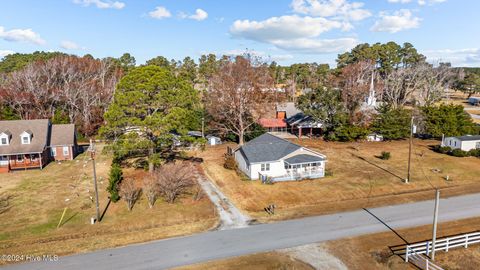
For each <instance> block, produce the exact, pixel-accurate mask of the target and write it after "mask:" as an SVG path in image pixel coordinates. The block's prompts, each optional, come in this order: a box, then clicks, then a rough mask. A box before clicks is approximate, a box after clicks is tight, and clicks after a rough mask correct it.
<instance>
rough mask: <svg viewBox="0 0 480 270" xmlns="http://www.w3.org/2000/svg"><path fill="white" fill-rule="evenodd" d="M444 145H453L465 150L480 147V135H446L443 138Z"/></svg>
mask: <svg viewBox="0 0 480 270" xmlns="http://www.w3.org/2000/svg"><path fill="white" fill-rule="evenodd" d="M443 146H448V147H451V148H452V149H461V150H463V151H470V150H472V149H480V135H476V136H470V135H467V136H460V137H446V138H445V139H444V140H443Z"/></svg>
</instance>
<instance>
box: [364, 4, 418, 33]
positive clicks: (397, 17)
mask: <svg viewBox="0 0 480 270" xmlns="http://www.w3.org/2000/svg"><path fill="white" fill-rule="evenodd" d="M420 21H421V19H420V18H418V17H414V16H413V14H412V12H411V11H410V10H408V9H401V10H399V11H395V12H394V13H393V14H390V13H388V12H380V19H379V20H377V21H376V22H375V24H374V25H373V27H372V28H371V29H370V30H372V31H374V32H389V33H397V32H400V31H404V30H407V29H412V28H418V27H419V26H420Z"/></svg>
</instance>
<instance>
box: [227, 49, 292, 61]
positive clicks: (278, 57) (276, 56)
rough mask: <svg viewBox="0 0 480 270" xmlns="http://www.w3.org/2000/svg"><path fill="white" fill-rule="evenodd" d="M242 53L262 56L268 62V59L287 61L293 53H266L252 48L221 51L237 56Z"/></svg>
mask: <svg viewBox="0 0 480 270" xmlns="http://www.w3.org/2000/svg"><path fill="white" fill-rule="evenodd" d="M244 54H250V55H253V56H257V57H260V58H262V59H263V60H265V61H267V62H269V61H275V62H281V61H287V60H291V59H293V55H291V54H273V55H271V54H267V53H266V52H263V51H252V50H248V49H247V50H230V51H226V52H224V53H222V55H228V56H237V55H244Z"/></svg>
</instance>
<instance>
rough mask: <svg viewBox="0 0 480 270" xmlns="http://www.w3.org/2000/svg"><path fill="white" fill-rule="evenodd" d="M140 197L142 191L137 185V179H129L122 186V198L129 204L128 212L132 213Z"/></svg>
mask: <svg viewBox="0 0 480 270" xmlns="http://www.w3.org/2000/svg"><path fill="white" fill-rule="evenodd" d="M139 195H140V189H139V188H138V187H137V185H136V184H135V179H132V178H127V179H124V180H123V181H122V183H121V184H120V197H121V198H122V199H124V200H125V202H127V207H128V210H129V211H131V210H132V208H133V205H134V204H135V202H136V201H137V199H138V196H139Z"/></svg>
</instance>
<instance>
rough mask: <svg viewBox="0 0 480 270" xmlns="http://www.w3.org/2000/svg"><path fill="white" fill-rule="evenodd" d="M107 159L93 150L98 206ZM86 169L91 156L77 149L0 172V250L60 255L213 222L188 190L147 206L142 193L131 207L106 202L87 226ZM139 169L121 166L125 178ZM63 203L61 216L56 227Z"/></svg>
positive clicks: (103, 198) (103, 197) (205, 205)
mask: <svg viewBox="0 0 480 270" xmlns="http://www.w3.org/2000/svg"><path fill="white" fill-rule="evenodd" d="M110 162H111V159H110V157H109V156H107V155H102V154H99V155H98V158H97V163H96V164H97V176H98V180H99V181H98V186H99V196H100V200H99V201H100V209H101V211H103V209H105V207H106V205H107V202H108V198H107V192H106V191H105V189H106V187H107V184H108V171H109V168H110ZM91 172H92V166H91V161H88V157H87V156H86V155H85V154H82V155H80V156H79V157H77V158H76V160H75V161H71V162H62V163H61V164H57V163H50V164H49V165H48V166H47V167H46V168H45V169H44V170H43V171H40V170H31V171H18V172H14V173H10V174H1V175H0V186H1V187H0V193H6V194H9V195H12V196H13V198H12V199H11V201H10V203H11V208H10V209H9V210H8V211H7V212H5V213H3V214H0V223H1V226H0V254H32V255H40V254H56V255H66V254H71V253H77V252H86V251H90V250H95V249H100V248H107V247H115V246H122V245H126V244H130V243H138V242H144V241H149V240H154V239H160V238H166V237H173V236H179V235H185V234H191V233H195V232H199V231H205V230H208V229H210V228H212V227H213V226H215V225H216V222H217V218H216V214H215V208H214V207H213V205H212V204H211V202H210V201H209V200H208V198H207V197H206V196H203V197H202V198H201V199H199V200H194V194H193V193H194V192H195V191H194V190H192V192H191V194H188V195H185V196H183V197H182V198H180V200H179V201H178V202H177V203H175V204H167V203H165V202H164V201H163V200H161V199H159V200H158V201H157V203H156V204H155V206H154V207H153V208H152V209H149V208H148V206H147V203H146V200H145V198H144V197H143V196H142V197H141V198H140V200H139V201H138V202H137V203H136V204H135V206H134V208H133V210H132V211H131V212H129V211H128V210H127V207H126V203H125V202H123V201H119V202H117V203H111V204H110V205H109V207H108V209H107V211H106V213H105V216H104V218H103V220H102V222H101V223H98V224H95V225H90V224H89V222H90V217H92V216H94V215H95V206H94V203H93V201H92V200H91V197H92V198H93V196H94V192H93V184H92V178H91ZM144 174H145V172H143V171H134V170H126V171H125V177H133V178H135V179H137V180H138V181H141V179H142V178H143V176H144ZM65 207H67V212H66V215H65V218H64V221H63V222H62V226H61V227H60V228H58V229H57V224H58V222H59V220H60V217H61V215H62V212H63V210H64V208H65ZM2 263H5V262H0V264H2Z"/></svg>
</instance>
